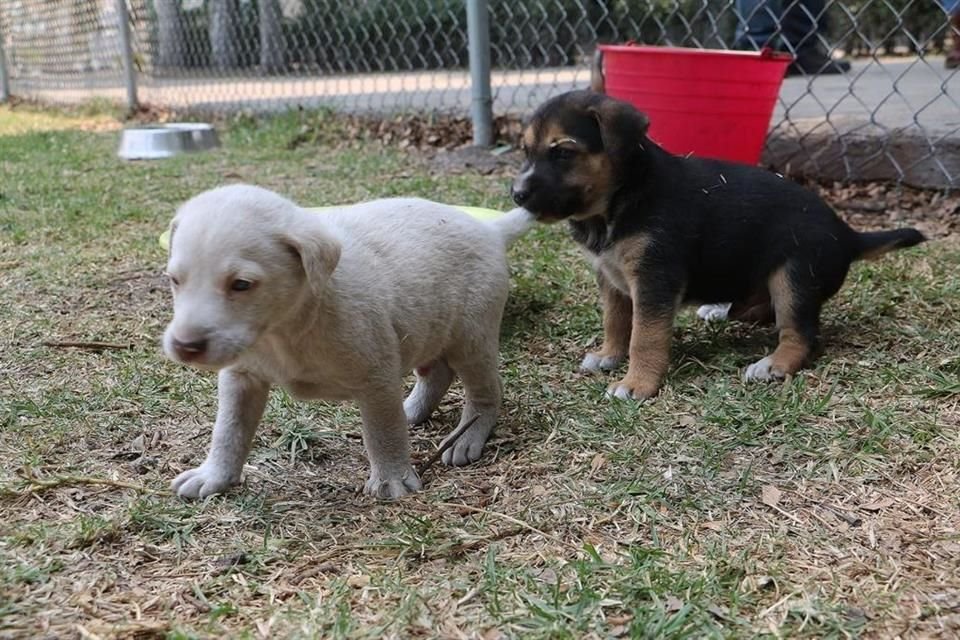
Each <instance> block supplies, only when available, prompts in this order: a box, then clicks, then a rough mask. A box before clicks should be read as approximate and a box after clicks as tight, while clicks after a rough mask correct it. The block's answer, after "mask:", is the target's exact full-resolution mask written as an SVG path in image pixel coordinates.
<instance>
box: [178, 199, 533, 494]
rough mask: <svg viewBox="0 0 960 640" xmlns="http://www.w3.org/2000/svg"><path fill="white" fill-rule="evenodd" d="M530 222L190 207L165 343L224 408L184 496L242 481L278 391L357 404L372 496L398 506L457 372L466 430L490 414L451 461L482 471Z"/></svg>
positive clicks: (263, 205) (249, 202)
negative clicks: (406, 381)
mask: <svg viewBox="0 0 960 640" xmlns="http://www.w3.org/2000/svg"><path fill="white" fill-rule="evenodd" d="M532 222H533V220H532V218H531V217H530V216H529V214H528V213H527V212H526V211H524V210H523V209H515V210H514V211H511V212H510V213H508V214H506V215H505V216H503V217H500V218H497V219H496V220H494V221H492V222H481V221H479V220H476V219H474V218H472V217H470V216H468V215H467V214H465V213H462V212H461V211H459V210H457V209H454V208H452V207H449V206H445V205H442V204H437V203H434V202H429V201H426V200H419V199H400V198H397V199H386V200H377V201H374V202H369V203H365V204H358V205H354V206H349V207H343V208H337V209H333V210H331V211H329V212H323V213H313V212H309V211H305V210H303V209H301V208H299V207H298V206H296V205H295V204H294V203H292V202H290V201H289V200H286V199H284V198H282V197H280V196H279V195H277V194H275V193H273V192H271V191H267V190H265V189H260V188H257V187H251V186H244V185H236V186H229V187H222V188H219V189H214V190H212V191H207V192H205V193H202V194H200V195H198V196H196V197H194V198H193V199H191V200H189V201H188V202H186V203H185V204H184V205H183V206H181V207H180V209H179V211H178V212H177V215H176V217H175V218H174V220H173V224H172V225H171V229H172V233H171V238H170V260H169V263H168V265H167V272H168V274H169V277H170V280H171V285H172V288H173V299H174V304H173V308H174V317H173V321H172V322H171V323H170V325H169V326H168V327H167V330H166V332H165V333H164V336H163V348H164V351H165V352H166V353H167V355H168V356H169V357H170V358H172V359H174V360H177V361H180V362H184V363H187V364H190V365H194V366H197V367H200V368H204V369H216V370H219V372H220V373H219V379H218V389H219V407H218V409H217V419H216V424H215V425H214V427H213V442H212V445H211V447H210V451H209V453H208V454H207V458H206V461H204V463H203V464H202V465H200V466H199V467H197V468H195V469H190V470H189V471H185V472H184V473H182V474H180V475H179V476H178V477H177V478H176V479H175V480H174V481H173V489H174V490H175V491H176V492H177V493H178V494H179V495H181V496H185V497H203V496H207V495H210V494H213V493H218V492H221V491H223V490H224V489H226V488H227V487H229V486H231V485H233V484H236V483H237V482H239V480H240V472H241V470H242V468H243V464H244V462H245V460H246V458H247V455H248V454H249V452H250V447H251V445H252V442H253V436H254V431H255V430H256V428H257V424H258V423H259V422H260V418H261V416H262V414H263V410H264V406H265V404H266V401H267V394H268V391H269V389H270V387H271V385H280V386H282V387H284V388H285V389H287V390H288V391H289V392H290V393H291V394H292V395H293V396H294V397H296V398H300V399H314V398H317V399H320V398H322V399H328V400H348V399H349V400H355V401H356V402H357V403H358V404H359V406H360V414H361V417H362V420H363V442H364V445H365V447H366V450H367V456H368V458H369V460H370V479H369V480H368V481H367V483H366V492H367V493H369V494H373V495H376V496H381V497H392V498H396V497H399V496H402V495H405V494H407V493H410V492H413V491H416V490H418V489H420V487H421V484H420V479H419V478H418V477H417V474H416V472H415V471H414V470H413V467H412V466H411V464H410V445H409V440H408V433H407V424H408V423H419V422H422V421H424V420H426V419H427V418H428V417H429V416H430V414H431V413H432V412H433V410H434V409H436V407H437V405H438V404H439V403H440V400H441V398H442V397H443V395H444V393H445V392H446V391H447V388H448V387H449V385H450V383H451V381H452V379H453V376H454V374H456V375H459V376H460V379H461V381H462V382H463V387H464V394H465V397H466V403H465V406H464V409H463V414H462V416H461V422H460V424H463V423H464V422H466V421H468V420H470V419H472V418H473V416H475V415H476V416H479V417H478V418H477V420H476V421H475V422H474V423H473V425H472V426H471V427H470V428H469V429H467V431H465V432H464V433H463V434H462V435H461V436H460V437H459V438H458V439H457V441H456V443H455V444H454V445H453V446H452V447H451V448H449V449H448V450H447V451H445V452H444V456H443V461H444V462H446V463H447V464H454V465H463V464H468V463H470V462H473V461H475V460H477V459H478V458H479V457H480V453H481V451H482V450H483V446H484V444H485V443H486V441H487V438H488V437H489V436H490V433H491V431H492V430H493V426H494V422H495V421H496V418H497V412H498V410H499V408H500V397H501V387H500V377H499V375H498V373H497V364H498V355H499V353H498V352H499V335H500V320H501V316H502V315H503V308H504V304H505V302H506V299H507V291H508V288H509V279H508V278H509V272H508V268H507V262H506V248H507V246H508V245H509V244H510V243H511V242H512V241H513V240H515V239H516V238H518V237H519V236H520V235H522V234H523V233H524V232H525V231H526V230H527V229H529V228H530V227H531V226H532ZM411 369H416V371H417V381H416V386H415V387H414V389H413V391H412V392H411V393H410V396H409V397H408V398H407V399H406V401H405V402H404V400H403V395H402V383H401V379H402V377H403V376H404V375H405V374H407V373H408V372H409V371H410V370H411ZM448 437H449V436H448Z"/></svg>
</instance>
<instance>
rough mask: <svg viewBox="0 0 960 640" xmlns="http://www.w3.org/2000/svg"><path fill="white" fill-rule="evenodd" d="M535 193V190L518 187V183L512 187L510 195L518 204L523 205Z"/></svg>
mask: <svg viewBox="0 0 960 640" xmlns="http://www.w3.org/2000/svg"><path fill="white" fill-rule="evenodd" d="M531 195H533V191H531V190H530V189H527V188H523V187H521V188H519V189H518V188H517V185H513V186H511V187H510V197H512V198H513V201H514V202H516V203H517V206H520V207H522V206H523V205H524V204H526V202H527V201H528V200H530V196H531Z"/></svg>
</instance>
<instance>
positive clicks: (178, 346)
mask: <svg viewBox="0 0 960 640" xmlns="http://www.w3.org/2000/svg"><path fill="white" fill-rule="evenodd" d="M170 346H171V347H173V351H174V353H175V354H176V355H177V358H178V359H180V360H182V361H183V362H190V361H191V360H198V359H200V358H202V357H203V354H205V353H206V352H207V346H208V341H207V340H206V339H203V340H191V341H188V342H184V341H182V340H178V339H177V338H173V339H172V340H170Z"/></svg>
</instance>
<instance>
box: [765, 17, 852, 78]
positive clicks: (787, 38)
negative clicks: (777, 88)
mask: <svg viewBox="0 0 960 640" xmlns="http://www.w3.org/2000/svg"><path fill="white" fill-rule="evenodd" d="M780 27H781V30H782V39H783V42H784V46H785V48H786V49H787V50H788V51H790V52H791V53H792V54H793V55H794V57H795V60H794V61H793V63H792V64H791V65H790V67H789V68H788V69H787V75H800V74H804V75H806V74H837V73H845V72H847V71H849V70H850V63H849V62H846V61H845V60H834V59H833V58H832V57H831V56H830V55H829V54H828V53H827V52H826V51H825V50H824V48H823V45H822V44H821V41H820V37H819V36H820V35H822V34H825V32H826V30H827V13H826V2H825V0H788V3H787V7H786V10H785V11H784V15H783V22H782V24H781V25H780Z"/></svg>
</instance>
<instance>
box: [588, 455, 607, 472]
mask: <svg viewBox="0 0 960 640" xmlns="http://www.w3.org/2000/svg"><path fill="white" fill-rule="evenodd" d="M606 463H607V459H606V458H604V457H603V454H602V453H598V454H597V455H595V456H593V460H591V461H590V471H591V473H596V472H597V471H599V470H600V467H602V466H603V465H605V464H606Z"/></svg>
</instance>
